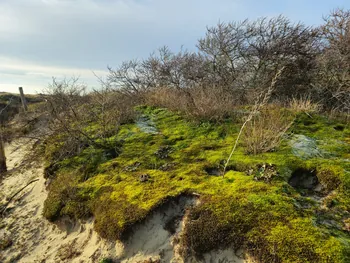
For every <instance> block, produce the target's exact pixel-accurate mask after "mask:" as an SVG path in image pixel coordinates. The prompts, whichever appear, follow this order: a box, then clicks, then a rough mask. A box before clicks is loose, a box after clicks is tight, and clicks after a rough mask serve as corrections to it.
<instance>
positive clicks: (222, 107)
mask: <svg viewBox="0 0 350 263" xmlns="http://www.w3.org/2000/svg"><path fill="white" fill-rule="evenodd" d="M191 96H192V97H193V101H194V105H195V109H194V110H193V111H192V112H191V115H192V117H194V118H197V119H205V120H210V121H214V120H217V121H220V120H223V119H225V118H227V117H229V116H232V114H233V113H234V108H235V106H237V104H239V102H237V100H236V99H235V97H234V96H233V94H232V93H229V92H226V91H225V90H223V89H221V88H216V89H214V88H213V87H207V88H196V89H192V90H191Z"/></svg>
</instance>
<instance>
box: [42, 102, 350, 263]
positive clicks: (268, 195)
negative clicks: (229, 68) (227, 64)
mask: <svg viewBox="0 0 350 263" xmlns="http://www.w3.org/2000/svg"><path fill="white" fill-rule="evenodd" d="M138 110H139V112H140V114H143V115H146V116H148V118H150V119H151V120H152V123H154V124H155V126H156V128H157V131H158V132H157V133H155V132H153V133H145V132H143V131H141V129H140V127H139V126H137V125H136V124H127V125H123V126H122V127H121V129H120V130H119V132H118V135H117V136H114V137H113V140H116V139H117V140H118V142H119V143H121V144H122V149H121V151H120V154H119V156H118V157H116V158H111V157H110V156H108V155H106V153H105V152H104V151H102V150H96V149H93V148H87V149H85V150H84V151H83V152H82V153H81V154H80V155H79V156H76V157H73V158H70V159H66V160H64V161H62V162H61V163H60V165H59V167H60V169H59V170H58V171H57V173H56V176H55V178H54V181H53V183H52V184H51V186H50V192H49V196H48V199H47V200H46V203H45V210H44V214H45V216H46V217H47V218H49V219H51V220H54V219H56V218H58V217H59V216H62V215H69V216H72V217H76V218H82V217H85V216H90V215H93V216H94V217H95V220H96V221H95V228H96V230H97V231H98V232H99V234H100V235H101V236H102V237H105V238H110V239H116V238H123V236H124V234H125V233H126V232H127V230H128V229H130V228H131V227H132V226H133V225H134V224H135V223H137V222H139V221H142V220H143V219H144V218H145V217H146V216H147V215H148V214H149V213H150V212H151V211H152V210H154V209H155V208H156V207H158V206H160V205H161V204H162V203H164V202H165V201H166V200H167V199H168V198H171V197H175V196H178V195H180V194H184V193H185V194H191V193H194V192H195V193H197V194H199V195H200V201H201V202H200V204H199V205H198V206H196V207H195V208H193V209H192V210H191V211H190V214H189V221H188V225H187V227H186V230H185V232H184V235H183V238H182V242H183V245H184V246H185V247H187V248H188V251H194V252H195V253H197V254H201V253H203V252H205V251H208V250H211V249H214V248H218V247H220V246H222V245H228V244H233V245H234V246H235V247H237V248H238V247H242V248H244V249H247V250H249V251H250V253H251V254H252V255H253V256H255V257H256V258H258V259H260V260H261V261H262V262H349V261H350V255H349V254H350V235H349V233H348V232H346V230H344V229H343V221H344V220H346V219H348V218H349V211H350V173H349V171H350V160H349V159H350V155H349V152H350V146H349V141H350V129H349V126H347V125H346V124H342V123H339V122H337V121H330V120H327V118H326V117H322V116H317V115H315V116H312V118H311V117H309V116H308V115H306V114H302V113H301V114H299V115H298V116H297V119H296V121H295V124H294V125H293V127H292V128H291V129H290V130H289V131H288V135H290V134H292V133H295V134H304V135H306V136H309V137H311V138H314V139H315V140H316V142H317V145H318V147H319V148H320V150H322V151H323V152H324V156H321V157H317V158H311V159H308V160H302V159H300V158H298V157H296V156H294V155H293V153H292V150H291V147H290V146H289V144H288V135H287V136H286V138H285V139H284V140H283V141H282V144H281V146H280V147H279V148H278V149H276V150H275V151H274V152H269V153H265V154H260V155H246V154H244V152H245V151H244V148H243V147H242V146H240V147H239V148H238V149H237V151H236V152H235V153H234V155H233V158H232V160H231V162H230V164H229V167H230V170H229V171H228V172H227V173H226V174H225V176H224V177H222V176H212V175H208V173H207V172H206V171H208V168H211V169H214V168H215V169H217V170H219V171H221V170H222V166H223V163H224V160H226V159H227V157H228V155H229V153H230V151H231V149H232V146H233V143H234V141H235V139H236V136H237V133H238V131H239V129H240V126H239V123H235V122H232V121H230V120H228V121H227V122H225V123H221V124H215V123H209V122H203V123H193V122H189V121H186V120H185V119H184V118H182V117H181V116H180V115H178V114H176V113H173V112H169V111H167V110H165V109H159V108H150V107H141V108H139V109H138ZM51 150H52V149H51ZM265 163H269V164H273V165H274V167H276V169H277V173H276V176H274V177H272V179H271V180H268V181H266V180H257V178H258V176H257V171H256V170H257V167H258V165H261V164H265ZM299 168H305V169H310V170H311V169H314V170H316V174H317V176H318V178H319V181H320V182H321V183H322V184H323V185H324V189H325V190H324V191H325V193H324V194H323V195H324V196H326V194H328V196H327V197H325V198H322V199H320V200H321V201H320V202H321V203H320V202H317V200H315V199H314V198H312V197H310V196H307V195H306V196H305V195H301V194H300V192H298V191H297V190H296V189H294V188H293V187H291V186H290V185H289V184H288V178H289V177H290V176H291V174H292V173H293V171H295V170H296V169H299ZM250 169H253V172H252V173H250V175H247V171H248V170H250ZM145 174H147V175H148V176H147V178H148V179H147V180H140V176H141V175H145ZM327 222H336V223H334V224H333V223H332V224H329V223H327ZM184 253H186V251H185V252H184Z"/></svg>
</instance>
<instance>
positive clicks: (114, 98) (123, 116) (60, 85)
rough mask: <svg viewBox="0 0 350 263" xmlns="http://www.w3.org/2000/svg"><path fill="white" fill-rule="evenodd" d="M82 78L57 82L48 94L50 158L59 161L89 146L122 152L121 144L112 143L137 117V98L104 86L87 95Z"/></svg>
mask: <svg viewBox="0 0 350 263" xmlns="http://www.w3.org/2000/svg"><path fill="white" fill-rule="evenodd" d="M85 90H86V87H85V86H84V85H82V84H81V83H79V81H78V79H74V78H73V79H70V80H62V81H56V80H55V79H54V80H53V83H52V84H51V85H50V87H49V88H48V91H47V93H48V94H49V95H48V96H47V103H46V107H47V112H48V115H49V119H50V123H49V128H50V130H51V136H50V137H49V138H48V140H47V145H49V146H48V147H47V149H48V152H47V154H48V157H49V158H52V159H53V160H54V161H55V162H57V161H60V160H62V159H64V158H66V157H69V156H74V155H76V154H78V153H80V152H81V151H82V150H83V149H85V148H87V147H94V148H98V149H105V150H113V151H114V155H117V153H118V152H119V149H118V148H119V146H120V145H119V143H118V142H117V141H116V140H110V137H111V136H113V135H115V134H117V132H118V130H119V127H120V125H121V124H123V123H127V122H130V121H132V120H133V118H134V106H135V105H136V103H137V101H136V97H134V96H131V95H130V94H127V93H122V92H118V91H114V90H111V89H110V88H109V87H102V88H101V89H100V90H94V91H93V92H90V93H88V94H87V93H86V91H85Z"/></svg>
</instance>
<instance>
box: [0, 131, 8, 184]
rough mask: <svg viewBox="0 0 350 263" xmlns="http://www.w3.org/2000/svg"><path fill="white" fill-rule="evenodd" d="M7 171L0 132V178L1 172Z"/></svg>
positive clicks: (0, 176)
mask: <svg viewBox="0 0 350 263" xmlns="http://www.w3.org/2000/svg"><path fill="white" fill-rule="evenodd" d="M6 171H7V167H6V157H5V145H4V141H3V140H2V135H1V134H0V179H1V178H2V174H3V173H5V172H6Z"/></svg>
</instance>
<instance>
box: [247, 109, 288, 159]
mask: <svg viewBox="0 0 350 263" xmlns="http://www.w3.org/2000/svg"><path fill="white" fill-rule="evenodd" d="M293 121H294V114H293V113H291V112H290V111H288V110H286V109H282V108H279V107H278V106H274V105H270V106H268V107H265V108H264V109H262V110H261V111H260V112H259V114H257V115H255V116H254V118H253V119H252V120H251V122H249V123H248V124H247V126H246V128H245V130H244V131H243V144H244V146H245V151H246V153H248V154H259V153H264V152H269V151H272V150H273V149H274V148H276V147H277V146H278V145H279V144H280V142H281V139H282V136H283V135H284V134H285V133H286V131H287V130H288V129H289V128H290V126H291V125H292V124H293Z"/></svg>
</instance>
